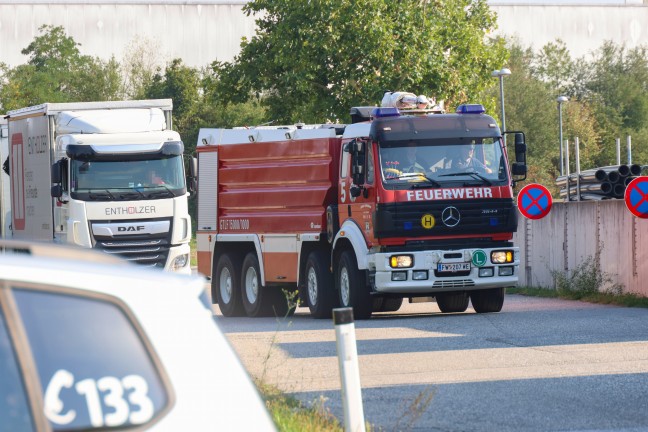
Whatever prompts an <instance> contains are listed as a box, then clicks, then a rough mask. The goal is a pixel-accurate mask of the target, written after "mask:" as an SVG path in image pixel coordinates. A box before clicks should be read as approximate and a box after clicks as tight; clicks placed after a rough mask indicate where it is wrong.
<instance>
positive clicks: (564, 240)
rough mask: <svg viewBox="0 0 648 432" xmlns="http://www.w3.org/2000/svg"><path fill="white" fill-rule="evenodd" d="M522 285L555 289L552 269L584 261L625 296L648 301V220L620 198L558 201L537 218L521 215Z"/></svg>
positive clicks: (518, 238)
mask: <svg viewBox="0 0 648 432" xmlns="http://www.w3.org/2000/svg"><path fill="white" fill-rule="evenodd" d="M514 241H515V243H516V245H517V246H519V247H520V253H521V259H520V283H519V284H520V286H525V285H526V286H539V287H553V285H554V281H553V277H552V271H560V272H563V271H573V270H574V269H575V268H576V267H577V266H578V265H579V264H581V263H582V262H583V261H584V260H585V259H586V258H587V257H590V256H591V257H596V256H597V253H600V255H599V259H600V263H601V269H602V271H603V272H605V273H607V274H609V276H610V277H611V278H612V280H613V281H614V283H618V284H621V285H623V287H624V292H627V293H635V294H640V295H642V296H645V297H648V220H646V219H639V218H637V217H635V216H634V215H632V214H631V213H630V212H629V211H628V209H627V208H626V205H625V202H624V200H607V201H583V202H570V203H565V202H557V203H554V205H553V208H552V209H551V213H549V215H547V216H546V217H545V218H543V219H540V220H529V219H526V218H525V217H523V216H521V215H520V224H519V227H518V232H517V234H516V235H515V236H514Z"/></svg>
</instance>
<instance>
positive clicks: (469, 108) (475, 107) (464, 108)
mask: <svg viewBox="0 0 648 432" xmlns="http://www.w3.org/2000/svg"><path fill="white" fill-rule="evenodd" d="M485 112H486V109H485V108H484V105H482V104H463V105H459V106H458V107H457V114H484V113H485Z"/></svg>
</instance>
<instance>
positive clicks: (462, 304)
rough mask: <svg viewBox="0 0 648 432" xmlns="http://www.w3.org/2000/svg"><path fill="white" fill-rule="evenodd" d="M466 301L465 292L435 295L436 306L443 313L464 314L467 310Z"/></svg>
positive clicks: (466, 294) (467, 298)
mask: <svg viewBox="0 0 648 432" xmlns="http://www.w3.org/2000/svg"><path fill="white" fill-rule="evenodd" d="M468 300H469V297H468V293H467V292H465V291H463V292H453V293H445V294H437V295H436V302H437V306H439V309H441V312H443V313H449V312H464V311H465V310H466V309H468Z"/></svg>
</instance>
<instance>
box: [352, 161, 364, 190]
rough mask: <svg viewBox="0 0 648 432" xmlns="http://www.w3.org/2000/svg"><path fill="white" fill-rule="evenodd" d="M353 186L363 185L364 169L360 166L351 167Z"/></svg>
mask: <svg viewBox="0 0 648 432" xmlns="http://www.w3.org/2000/svg"><path fill="white" fill-rule="evenodd" d="M352 171H353V172H352V177H353V184H356V185H363V184H364V183H365V176H364V167H363V166H362V165H357V164H354V165H353V170H352Z"/></svg>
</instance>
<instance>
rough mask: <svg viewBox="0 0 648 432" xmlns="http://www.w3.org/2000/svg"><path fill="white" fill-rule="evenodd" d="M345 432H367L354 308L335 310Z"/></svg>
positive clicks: (334, 318) (334, 319)
mask: <svg viewBox="0 0 648 432" xmlns="http://www.w3.org/2000/svg"><path fill="white" fill-rule="evenodd" d="M333 324H335V340H336V345H337V353H338V362H339V365H340V380H341V382H342V405H343V408H344V430H345V432H365V421H364V411H363V408H362V392H361V390H362V387H361V386H360V371H359V369H358V351H357V347H356V337H355V326H354V324H353V308H339V309H333Z"/></svg>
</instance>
